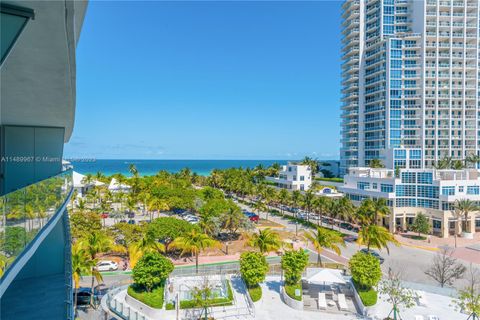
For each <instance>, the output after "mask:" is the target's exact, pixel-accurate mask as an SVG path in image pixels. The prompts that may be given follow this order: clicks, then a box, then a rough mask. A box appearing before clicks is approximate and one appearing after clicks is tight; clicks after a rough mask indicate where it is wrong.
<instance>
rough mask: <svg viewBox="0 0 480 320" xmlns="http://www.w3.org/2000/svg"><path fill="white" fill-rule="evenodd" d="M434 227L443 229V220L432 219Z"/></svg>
mask: <svg viewBox="0 0 480 320" xmlns="http://www.w3.org/2000/svg"><path fill="white" fill-rule="evenodd" d="M432 225H433V229H442V221H440V220H432Z"/></svg>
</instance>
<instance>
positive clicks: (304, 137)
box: [65, 1, 341, 159]
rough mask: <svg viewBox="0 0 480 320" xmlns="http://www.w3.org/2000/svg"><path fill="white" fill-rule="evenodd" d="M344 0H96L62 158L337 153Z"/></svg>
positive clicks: (325, 155)
mask: <svg viewBox="0 0 480 320" xmlns="http://www.w3.org/2000/svg"><path fill="white" fill-rule="evenodd" d="M340 5H341V2H340V1H313V2H271V1H261V2H252V1H243V2H230V1H223V2H203V1H202V2H183V1H179V2H160V1H149V2H126V1H90V3H89V8H88V11H87V15H86V18H85V22H84V26H83V30H82V34H81V38H80V43H79V46H78V48H77V108H76V119H75V128H74V131H73V135H72V138H71V139H70V142H69V143H68V144H67V145H66V146H65V156H66V157H95V158H107V159H108V158H120V159H298V158H301V157H303V156H305V155H308V156H312V157H318V158H319V159H335V158H338V154H339V141H340V136H339V135H340V126H339V124H340V117H339V115H340V110H339V106H340V80H341V79H340V71H341V70H340Z"/></svg>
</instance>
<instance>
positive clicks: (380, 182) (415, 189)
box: [339, 168, 480, 238]
mask: <svg viewBox="0 0 480 320" xmlns="http://www.w3.org/2000/svg"><path fill="white" fill-rule="evenodd" d="M339 191H340V192H342V193H344V194H345V196H346V197H348V198H350V199H351V200H352V201H353V202H354V203H356V204H359V203H360V202H361V201H362V200H364V199H366V198H384V199H386V201H387V203H388V205H389V206H390V208H391V212H392V215H390V216H389V217H385V218H383V219H382V221H379V223H380V224H383V225H384V226H385V227H387V228H389V229H390V231H392V232H393V231H395V230H397V228H401V229H407V228H408V226H409V225H411V224H412V223H413V221H414V219H415V216H416V215H417V214H418V213H419V212H422V213H424V214H426V215H427V216H428V217H429V218H430V222H431V226H432V231H433V234H435V235H438V236H441V237H444V238H445V237H448V236H449V235H450V234H454V233H457V234H458V233H459V232H461V231H465V232H467V233H469V235H473V234H474V233H475V232H480V212H478V211H477V212H471V213H470V219H469V220H468V223H467V229H466V230H461V226H462V219H463V218H461V219H458V220H457V219H456V218H455V216H454V214H453V207H454V203H455V200H458V199H469V200H472V201H475V202H476V203H477V204H480V173H479V171H478V170H476V169H464V170H436V169H398V170H397V171H395V170H391V169H372V168H350V169H349V172H348V174H347V175H345V177H344V185H343V186H342V187H340V188H339Z"/></svg>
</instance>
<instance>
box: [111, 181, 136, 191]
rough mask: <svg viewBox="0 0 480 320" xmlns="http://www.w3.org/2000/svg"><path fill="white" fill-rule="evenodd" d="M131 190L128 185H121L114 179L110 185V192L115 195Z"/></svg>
mask: <svg viewBox="0 0 480 320" xmlns="http://www.w3.org/2000/svg"><path fill="white" fill-rule="evenodd" d="M131 188H132V187H130V186H129V185H127V184H124V183H119V182H118V181H117V179H115V178H112V180H110V184H109V185H108V190H110V192H113V193H116V192H130V189H131Z"/></svg>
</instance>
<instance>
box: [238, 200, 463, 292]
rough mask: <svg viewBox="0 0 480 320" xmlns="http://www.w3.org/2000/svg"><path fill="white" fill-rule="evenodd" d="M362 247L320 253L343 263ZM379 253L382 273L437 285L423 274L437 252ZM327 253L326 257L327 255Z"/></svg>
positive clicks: (275, 219)
mask: <svg viewBox="0 0 480 320" xmlns="http://www.w3.org/2000/svg"><path fill="white" fill-rule="evenodd" d="M238 205H239V206H240V207H241V208H243V209H246V210H249V211H253V209H252V208H251V207H249V206H247V205H244V204H241V203H238ZM285 214H290V215H293V213H291V212H286V213H285ZM260 217H261V218H262V219H266V217H267V214H266V213H265V212H261V213H260ZM268 219H269V220H270V221H273V222H275V223H278V224H281V225H283V226H285V228H286V230H288V231H290V232H292V233H295V223H294V222H292V221H290V220H288V219H284V218H282V217H279V216H273V215H271V214H269V216H268ZM329 227H330V228H334V229H336V230H338V227H337V226H335V227H333V226H329ZM305 228H307V227H305V226H302V225H298V230H299V232H300V231H301V230H304V229H305ZM340 231H341V232H343V233H345V234H351V235H355V233H353V232H351V231H349V230H345V229H341V230H340ZM361 248H362V247H361V246H359V245H358V244H356V243H355V242H353V243H352V242H347V243H346V247H345V248H342V254H341V257H340V258H339V257H338V256H337V255H336V254H335V253H334V252H332V251H329V250H324V251H325V254H324V255H325V257H324V255H322V259H323V258H327V259H331V260H335V261H337V262H341V263H344V262H345V261H346V260H348V259H350V258H351V257H352V255H354V254H355V253H356V252H357V251H358V250H359V249H361ZM379 253H380V255H381V256H382V257H383V258H385V262H384V263H383V264H382V265H381V268H382V271H383V273H384V274H387V273H388V271H389V270H390V269H391V270H392V271H393V272H396V273H399V274H400V276H401V278H402V279H403V280H405V281H409V282H416V283H422V284H427V285H434V286H436V285H438V284H437V282H436V281H435V280H433V279H432V278H430V277H429V276H427V275H426V274H425V270H427V269H428V268H429V267H430V266H431V264H432V260H433V258H434V256H435V255H436V254H437V253H436V252H433V251H428V250H424V249H418V248H414V247H408V246H400V247H396V246H394V245H390V246H389V253H387V251H386V250H385V249H384V250H382V251H379ZM327 255H328V257H327ZM316 256H317V255H316V253H314V252H312V253H311V261H313V260H314V261H316ZM458 261H459V262H461V263H463V264H464V265H465V266H466V267H467V268H468V267H469V266H470V264H469V263H467V262H465V261H462V260H458ZM464 285H465V281H464V280H463V279H461V280H458V281H456V282H455V283H454V287H457V288H461V287H463V286H464Z"/></svg>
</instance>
